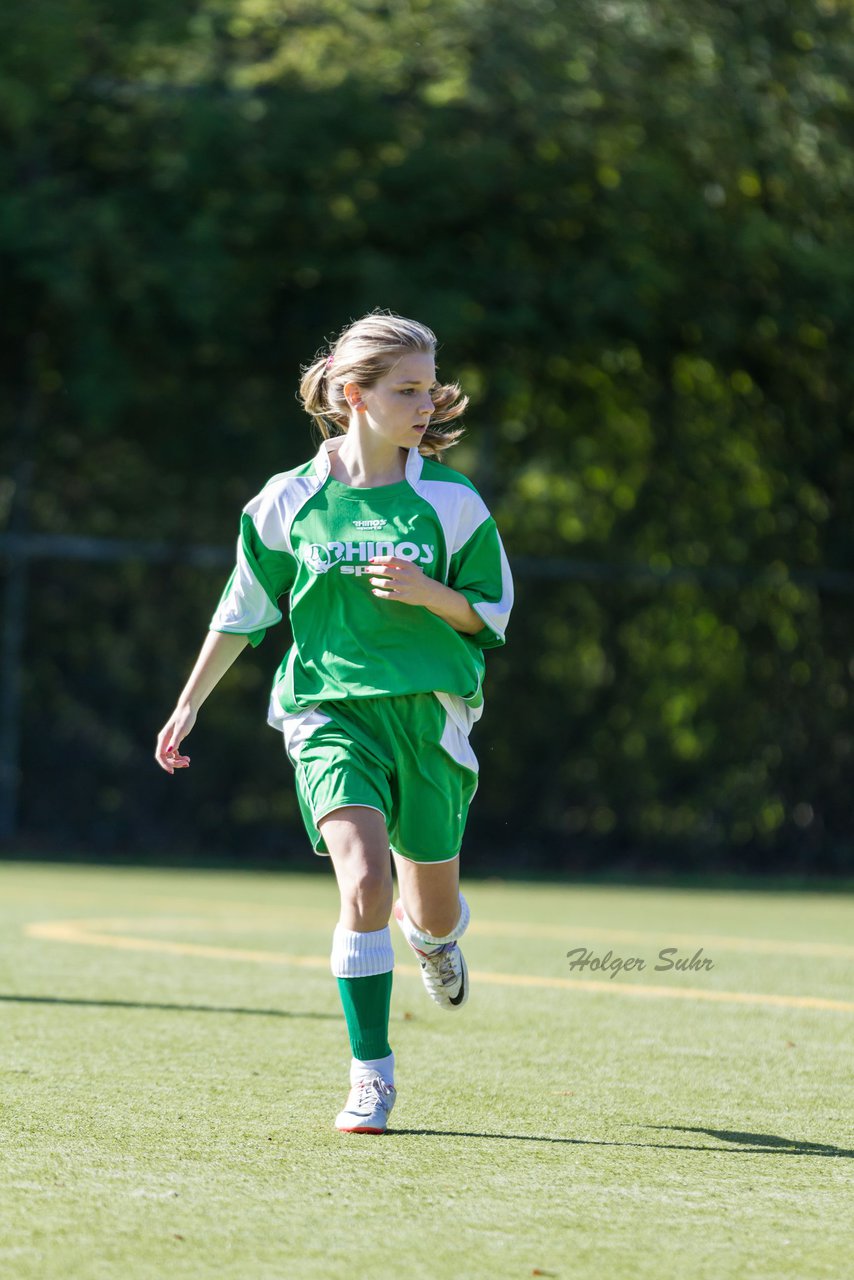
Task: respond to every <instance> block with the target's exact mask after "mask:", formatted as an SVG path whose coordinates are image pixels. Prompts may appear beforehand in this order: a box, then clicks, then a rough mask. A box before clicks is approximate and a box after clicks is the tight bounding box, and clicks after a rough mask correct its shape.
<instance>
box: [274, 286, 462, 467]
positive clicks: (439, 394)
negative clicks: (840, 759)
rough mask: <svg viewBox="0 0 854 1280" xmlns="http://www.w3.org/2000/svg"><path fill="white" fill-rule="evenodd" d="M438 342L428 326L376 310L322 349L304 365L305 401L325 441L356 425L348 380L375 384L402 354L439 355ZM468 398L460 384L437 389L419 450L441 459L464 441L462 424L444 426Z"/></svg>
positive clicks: (302, 390) (302, 388)
mask: <svg viewBox="0 0 854 1280" xmlns="http://www.w3.org/2000/svg"><path fill="white" fill-rule="evenodd" d="M436 345H437V341H436V335H435V334H434V333H433V332H432V330H431V329H428V328H427V326H426V325H422V324H419V323H418V321H416V320H407V319H405V318H404V317H403V316H397V315H394V314H393V313H392V312H383V311H379V310H377V311H371V312H369V314H368V315H366V316H362V318H361V320H356V321H355V322H354V323H353V324H351V325H349V326H348V327H347V328H345V329H344V330H342V332H341V334H340V335H339V336H338V338H337V339H336V341H335V342H334V343H333V344H332V346H331V347H330V349H329V350H328V351H325V352H319V353H318V354H317V355H316V356H315V358H314V360H313V361H312V363H311V364H309V365H306V366H304V368H303V370H302V377H301V379H300V385H299V399H300V401H301V403H302V406H303V408H304V409H305V411H306V413H307V414H309V416H310V417H311V418H313V419H314V421H315V422H316V423H317V425H318V427H319V428H320V432H321V435H322V436H323V438H324V439H325V440H328V439H329V438H330V437H331V436H340V435H343V434H345V433H346V431H347V428H348V427H349V425H350V407H349V405H348V403H347V399H346V397H345V395H344V386H345V384H346V383H348V382H356V383H358V384H359V386H361V387H371V386H373V385H374V384H375V383H376V382H379V380H380V378H382V377H384V376H385V375H386V374H387V373H388V372H389V371H390V370H391V369H393V368H394V365H395V364H396V363H397V361H398V360H400V359H401V357H402V356H405V355H407V354H408V353H409V352H413V351H417V352H421V353H423V354H425V355H435V352H436ZM468 402H469V399H468V396H465V395H463V393H462V390H461V388H460V386H459V383H456V382H451V383H446V384H445V385H443V386H439V387H437V389H436V391H435V392H434V393H433V403H434V405H435V411H434V413H433V417H432V418H431V421H430V425H429V427H428V428H427V430H426V431H425V432H424V434H423V436H422V437H421V440H420V441H419V444H418V451H419V453H421V454H423V456H424V457H428V458H438V457H439V456H440V454H442V453H444V452H445V450H446V449H450V448H452V447H453V446H454V445H455V444H456V443H457V442H458V441H459V440H460V438H461V437H462V435H463V434H464V432H463V428H462V427H457V428H456V429H455V430H452V431H441V430H439V429H438V428H439V427H441V426H442V424H443V423H446V422H451V421H453V420H454V419H455V418H458V417H459V416H460V415H461V414H462V413H463V412H464V411H465V409H466V406H467V405H468Z"/></svg>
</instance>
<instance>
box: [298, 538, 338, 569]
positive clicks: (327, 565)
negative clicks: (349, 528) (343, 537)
mask: <svg viewBox="0 0 854 1280" xmlns="http://www.w3.org/2000/svg"><path fill="white" fill-rule="evenodd" d="M333 547H335V548H341V550H339V551H338V552H337V554H336V555H335V556H333V553H332V548H333ZM342 555H343V544H342V543H340V542H330V543H328V544H327V545H326V546H324V545H323V543H322V542H312V544H311V546H310V547H306V549H305V552H304V554H303V559H304V560H305V563H306V564H307V566H308V567H309V569H311V572H312V573H328V572H329V570H330V569H331V568H332V566H333V565H334V564H337V563H338V561H339V560H340V559H341V557H342Z"/></svg>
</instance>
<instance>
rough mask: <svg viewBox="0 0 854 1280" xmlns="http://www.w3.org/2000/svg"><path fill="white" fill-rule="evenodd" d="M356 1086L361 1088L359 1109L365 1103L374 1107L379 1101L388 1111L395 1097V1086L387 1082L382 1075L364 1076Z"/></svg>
mask: <svg viewBox="0 0 854 1280" xmlns="http://www.w3.org/2000/svg"><path fill="white" fill-rule="evenodd" d="M356 1087H357V1088H358V1090H359V1095H358V1098H357V1100H356V1106H357V1108H359V1110H361V1108H362V1107H363V1106H365V1105H369V1106H370V1107H371V1108H373V1107H374V1106H375V1105H376V1104H377V1103H379V1104H380V1106H381V1107H382V1108H383V1110H384V1111H388V1108H389V1103H390V1099H391V1098H393V1097H394V1086H393V1085H390V1084H387V1083H386V1081H385V1080H383V1078H382V1076H362V1078H361V1079H360V1080H357V1082H356ZM371 1095H373V1096H371Z"/></svg>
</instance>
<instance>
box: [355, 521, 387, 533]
mask: <svg viewBox="0 0 854 1280" xmlns="http://www.w3.org/2000/svg"><path fill="white" fill-rule="evenodd" d="M353 524H354V525H355V526H356V528H357V529H373V530H374V531H375V532H379V530H380V529H384V528H385V527H386V525H387V524H388V521H387V520H354V521H353Z"/></svg>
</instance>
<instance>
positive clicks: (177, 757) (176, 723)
mask: <svg viewBox="0 0 854 1280" xmlns="http://www.w3.org/2000/svg"><path fill="white" fill-rule="evenodd" d="M195 723H196V713H195V711H194V710H193V708H192V707H189V706H178V707H176V708H175V710H174V711H173V712H172V715H171V716H170V717H169V719H168V720H167V721H166V724H165V725H164V726H163V728H162V729H161V730H160V733H159V734H158V735H157V749H156V751H155V752H154V759H155V760H156V761H157V763H158V764H159V765H160V768H161V769H165V770H166V772H167V773H174V772H175V770H176V769H188V768H189V767H190V757H189V756H182V755H181V754H180V750H179V748H180V746H181V743H182V742H183V741H184V739H185V738H186V737H187V735H188V734H189V732H190V730H191V729H192V727H193V725H194V724H195Z"/></svg>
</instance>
